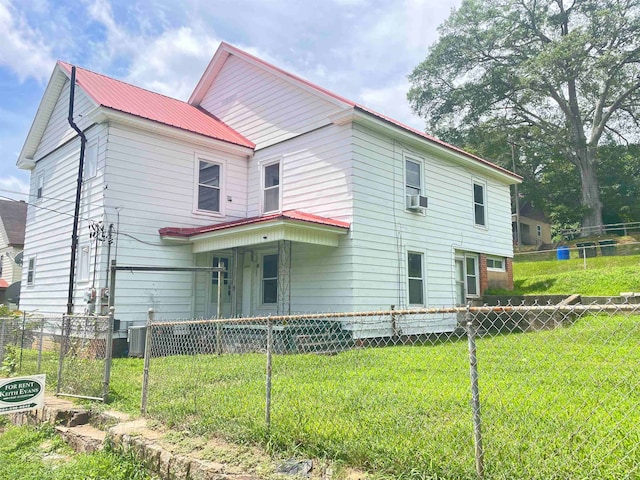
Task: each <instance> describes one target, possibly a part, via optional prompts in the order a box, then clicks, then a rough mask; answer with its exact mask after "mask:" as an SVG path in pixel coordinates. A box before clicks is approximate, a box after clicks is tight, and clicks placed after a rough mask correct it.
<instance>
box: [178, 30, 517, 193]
mask: <svg viewBox="0 0 640 480" xmlns="http://www.w3.org/2000/svg"><path fill="white" fill-rule="evenodd" d="M230 55H233V56H236V57H238V58H240V59H242V60H243V61H245V62H248V63H250V64H251V65H254V66H256V67H258V68H261V69H263V70H266V71H268V72H270V73H271V74H273V75H275V76H277V77H278V78H280V79H283V80H285V81H287V82H291V83H293V84H295V85H297V86H298V87H300V88H303V89H304V90H306V91H308V92H312V93H314V94H316V95H319V96H321V97H322V98H324V99H325V100H328V101H331V102H333V103H334V104H336V105H338V106H341V107H342V108H343V109H344V110H351V111H352V112H353V111H357V112H359V113H361V114H364V115H366V116H369V117H371V118H372V119H375V120H381V121H382V122H384V124H386V125H387V126H388V127H390V128H392V129H393V128H399V129H401V130H403V131H404V132H407V133H409V134H411V135H413V136H415V137H416V138H418V139H420V140H421V141H426V142H429V143H430V144H434V145H437V146H438V147H442V148H444V149H446V150H448V151H450V152H452V153H454V154H456V155H461V156H462V157H463V158H465V159H466V160H471V161H472V162H477V163H478V164H480V165H481V166H483V167H485V168H486V167H488V168H490V169H491V170H493V171H494V172H495V173H497V174H498V175H500V176H502V177H503V178H505V177H506V178H508V179H509V181H510V182H512V183H516V182H519V181H521V180H522V178H521V177H520V176H519V175H516V174H515V173H512V172H510V171H509V170H507V169H505V168H502V167H500V166H498V165H496V164H494V163H492V162H490V161H488V160H485V159H483V158H480V157H478V156H476V155H473V154H470V153H468V152H466V151H464V150H462V149H461V148H458V147H456V146H454V145H451V144H449V143H447V142H444V141H442V140H440V139H438V138H436V137H434V136H431V135H429V134H427V133H425V132H422V131H420V130H417V129H415V128H412V127H410V126H408V125H405V124H403V123H402V122H399V121H398V120H395V119H393V118H390V117H388V116H386V115H383V114H381V113H378V112H376V111H375V110H372V109H370V108H368V107H366V106H364V105H361V104H358V103H356V102H353V101H352V100H349V99H347V98H345V97H342V96H340V95H338V94H336V93H333V92H331V91H329V90H327V89H325V88H322V87H320V86H318V85H315V84H314V83H312V82H309V81H307V80H305V79H303V78H301V77H298V76H297V75H294V74H292V73H290V72H287V71H285V70H283V69H281V68H279V67H276V66H275V65H272V64H270V63H268V62H266V61H264V60H262V59H260V58H258V57H255V56H253V55H251V54H249V53H247V52H244V51H243V50H240V49H239V48H236V47H234V46H232V45H229V44H228V43H225V42H221V43H220V46H219V47H218V50H217V51H216V53H215V54H214V56H213V58H212V59H211V62H210V63H209V65H208V66H207V69H206V70H205V72H204V74H203V75H202V78H201V79H200V81H199V82H198V85H197V86H196V88H195V89H194V91H193V93H192V94H191V97H190V98H189V103H190V104H192V105H197V106H199V105H200V104H201V102H202V101H203V99H204V98H205V96H206V95H207V92H208V91H209V89H210V88H211V87H212V85H213V84H214V81H215V80H216V78H217V76H218V75H219V74H220V72H221V70H222V68H223V66H224V64H225V62H226V61H227V59H228V57H229V56H230Z"/></svg>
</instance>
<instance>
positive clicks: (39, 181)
mask: <svg viewBox="0 0 640 480" xmlns="http://www.w3.org/2000/svg"><path fill="white" fill-rule="evenodd" d="M43 190H44V173H41V174H39V175H38V177H37V179H36V200H40V199H41V198H42V192H43Z"/></svg>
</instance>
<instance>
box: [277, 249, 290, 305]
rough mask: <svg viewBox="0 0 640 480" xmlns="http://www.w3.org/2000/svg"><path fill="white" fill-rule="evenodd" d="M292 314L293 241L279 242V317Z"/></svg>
mask: <svg viewBox="0 0 640 480" xmlns="http://www.w3.org/2000/svg"><path fill="white" fill-rule="evenodd" d="M290 313H291V241H290V240H280V241H279V242H278V315H289V314H290Z"/></svg>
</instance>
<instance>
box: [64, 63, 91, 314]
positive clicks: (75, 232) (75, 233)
mask: <svg viewBox="0 0 640 480" xmlns="http://www.w3.org/2000/svg"><path fill="white" fill-rule="evenodd" d="M75 91H76V67H75V66H72V67H71V85H70V92H69V116H68V117H67V120H68V121H69V125H71V128H73V129H74V130H75V131H76V133H77V134H78V136H79V137H80V162H79V164H78V180H77V186H76V202H75V208H74V211H73V230H72V231H71V262H70V265H69V294H68V296H67V315H71V314H72V313H73V290H74V280H75V271H76V251H77V249H78V221H79V217H80V194H81V193H82V175H83V171H84V150H85V147H86V145H87V137H86V136H85V134H84V132H83V131H82V130H80V128H78V126H77V125H76V124H75V122H74V121H73V103H74V100H75Z"/></svg>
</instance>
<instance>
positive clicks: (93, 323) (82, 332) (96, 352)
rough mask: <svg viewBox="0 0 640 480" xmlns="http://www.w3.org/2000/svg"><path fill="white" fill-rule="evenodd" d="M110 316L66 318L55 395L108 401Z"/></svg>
mask: <svg viewBox="0 0 640 480" xmlns="http://www.w3.org/2000/svg"><path fill="white" fill-rule="evenodd" d="M112 337H113V315H109V316H94V315H65V316H64V317H62V324H61V330H60V352H59V353H60V356H59V360H58V373H57V382H56V385H57V388H56V395H63V396H68V397H80V398H87V399H91V400H101V401H105V402H106V401H107V396H108V394H109V377H110V368H111V353H112V348H111V345H112V340H113V339H112Z"/></svg>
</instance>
